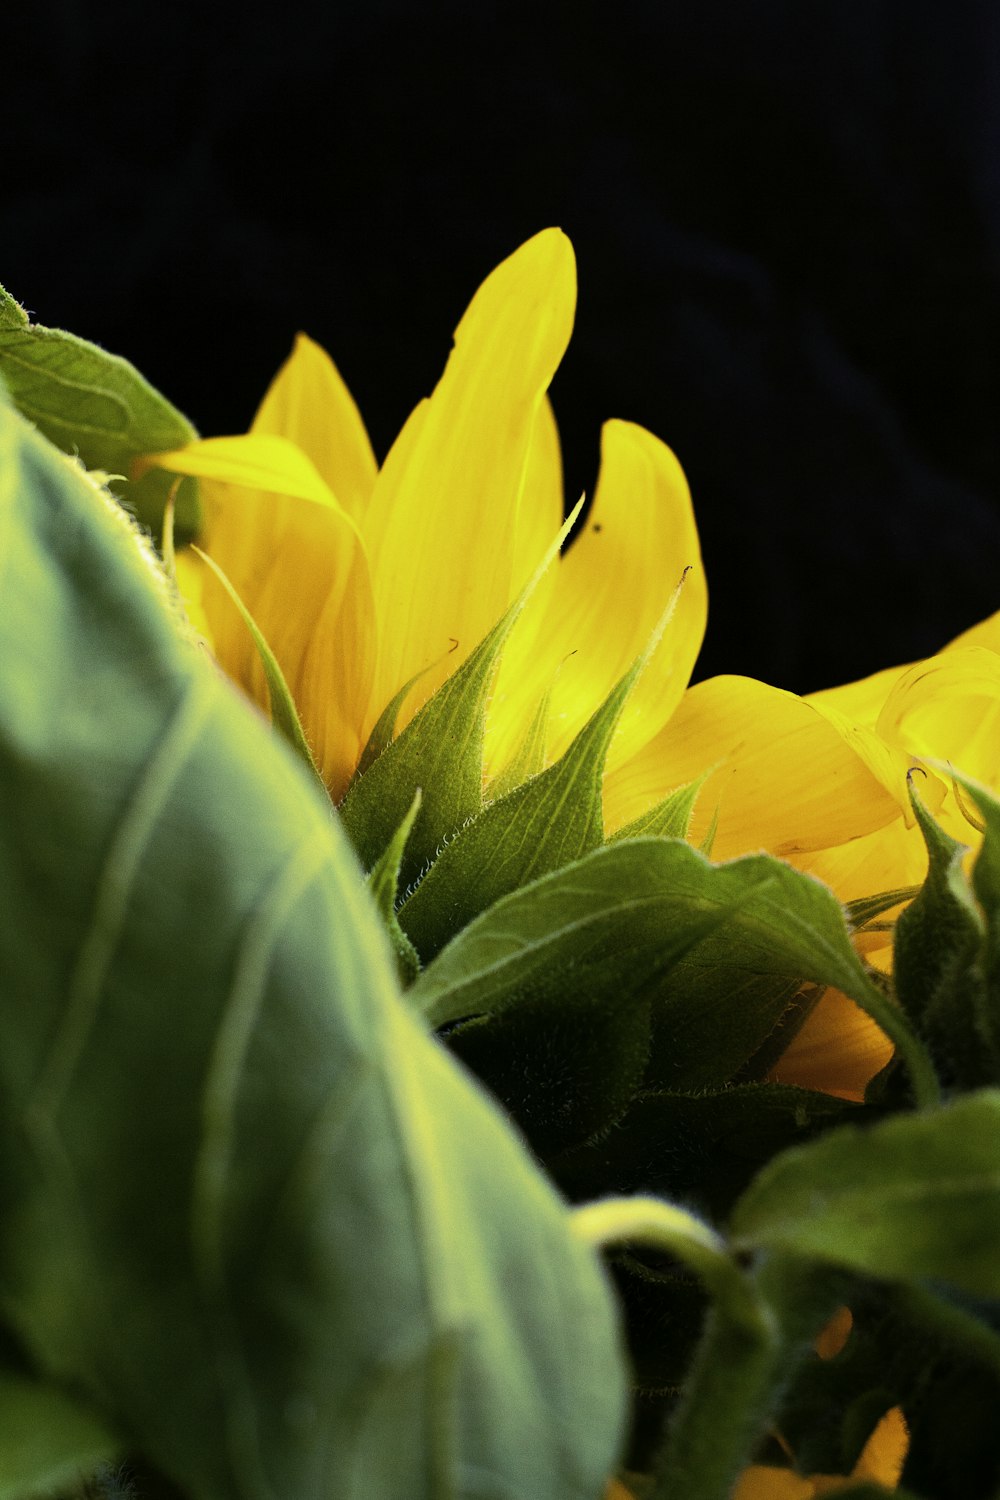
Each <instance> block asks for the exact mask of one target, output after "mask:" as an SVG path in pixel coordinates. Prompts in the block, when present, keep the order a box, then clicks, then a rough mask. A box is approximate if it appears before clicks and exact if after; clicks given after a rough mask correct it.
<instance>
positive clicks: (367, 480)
mask: <svg viewBox="0 0 1000 1500" xmlns="http://www.w3.org/2000/svg"><path fill="white" fill-rule="evenodd" d="M250 430H251V432H253V433H258V434H273V435H277V436H280V437H283V438H286V439H290V440H291V441H292V442H293V443H295V444H296V445H297V446H298V447H299V448H301V450H302V452H303V453H304V454H305V455H306V457H307V458H309V459H310V460H311V461H312V463H313V464H314V465H315V467H316V470H317V472H318V473H319V474H320V475H321V477H322V478H323V480H324V481H325V483H326V484H327V485H328V486H329V488H330V489H331V490H332V492H333V493H334V494H335V495H336V497H337V499H338V500H339V501H340V504H341V505H342V506H343V507H344V509H345V510H346V511H347V513H348V514H349V515H350V516H351V517H352V518H353V520H354V521H355V522H358V523H360V522H361V519H362V517H363V516H364V514H365V511H366V510H367V508H368V502H369V500H370V499H371V493H372V490H373V489H374V487H375V477H376V475H377V473H378V465H377V464H376V462H375V455H374V453H373V452H372V445H371V442H370V440H369V437H368V432H367V430H366V428H365V424H364V422H363V421H362V419H361V413H360V412H359V411H358V408H357V405H356V403H355V401H354V398H353V396H352V395H351V393H350V391H349V390H348V389H347V386H346V385H345V384H344V381H343V379H342V377H341V374H340V371H339V370H338V369H337V367H336V365H335V364H334V362H333V360H332V359H331V358H330V356H329V355H328V354H327V352H326V350H325V349H321V348H320V346H319V344H316V343H314V342H313V340H312V339H310V338H307V337H306V335H305V334H304V333H300V334H299V335H298V337H297V338H296V340H295V346H294V348H293V349H292V352H291V354H290V355H289V356H288V358H287V359H286V361H285V363H284V364H283V365H282V366H281V369H280V370H279V371H278V373H277V375H276V376H275V377H274V379H273V380H272V382H271V384H270V386H269V387H268V390H267V392H266V394H265V396H264V399H263V401H262V402H261V404H260V406H259V407H258V408H257V415H256V416H255V417H254V419H253V423H252V425H251V428H250Z"/></svg>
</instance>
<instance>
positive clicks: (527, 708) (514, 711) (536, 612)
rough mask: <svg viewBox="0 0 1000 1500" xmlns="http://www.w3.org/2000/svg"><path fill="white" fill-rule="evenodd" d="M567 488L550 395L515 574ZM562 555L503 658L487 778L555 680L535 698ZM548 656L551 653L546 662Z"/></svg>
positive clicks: (532, 559)
mask: <svg viewBox="0 0 1000 1500" xmlns="http://www.w3.org/2000/svg"><path fill="white" fill-rule="evenodd" d="M563 507H564V492H563V472H562V453H561V450H560V446H559V430H558V428H557V426H556V419H555V414H554V412H553V410H552V404H551V402H550V401H549V399H548V397H547V396H546V397H545V398H544V400H543V401H542V403H541V405H540V407H539V408H538V415H537V417H536V418H535V425H534V428H533V429H532V434H531V445H530V447H529V449H528V462H527V468H526V470H525V477H524V491H523V494H522V497H521V504H520V506H519V508H518V515H517V525H516V527H515V532H514V546H515V557H514V576H515V578H530V576H531V573H532V571H533V570H534V568H536V567H537V565H538V560H539V558H540V557H544V556H545V553H546V551H547V549H548V547H549V544H550V543H551V541H552V538H553V537H554V536H555V535H556V533H557V532H558V531H559V529H560V527H561V526H562V523H563V514H564V508H563ZM560 567H561V559H560V558H557V559H556V561H555V563H554V564H553V565H552V566H551V567H550V568H548V569H547V570H546V572H545V573H544V575H543V576H542V577H541V578H540V579H539V580H538V583H537V584H536V586H535V588H534V591H533V592H532V595H531V598H530V599H529V600H528V602H527V604H526V605H525V607H524V609H523V610H522V612H521V615H520V617H519V618H518V621H517V623H516V625H515V626H514V629H513V631H512V633H511V637H510V640H509V641H508V642H507V645H506V646H505V647H504V653H503V656H502V657H501V659H500V670H499V672H498V673H497V680H496V684H495V687H494V690H493V695H492V698H491V700H490V706H489V714H488V717H487V721H486V738H485V744H484V748H483V762H484V766H485V771H486V779H487V780H490V779H491V778H492V777H493V776H494V775H495V774H496V773H497V772H499V771H500V770H501V769H503V768H505V767H506V766H507V764H508V763H509V761H511V760H512V759H513V757H514V756H515V755H516V754H517V751H518V749H519V747H520V745H521V743H522V741H523V739H524V734H525V730H526V728H527V725H528V723H529V721H530V720H531V718H532V717H533V715H534V713H535V711H536V710H537V707H538V703H539V702H541V701H542V699H543V698H545V697H546V695H547V693H548V688H549V686H550V684H547V685H546V687H545V688H544V689H543V690H542V692H541V693H539V695H538V698H537V699H536V700H535V701H534V702H533V701H532V698H531V692H532V686H533V684H534V683H535V682H536V681H537V680H538V676H537V675H536V674H535V673H534V672H532V670H531V668H532V665H533V664H534V662H535V660H536V658H537V656H538V655H539V653H544V650H545V645H544V637H543V634H542V633H543V631H544V630H545V629H546V625H547V622H548V620H549V618H550V613H551V604H552V595H553V592H554V590H555V588H556V584H557V579H558V575H559V569H560ZM547 659H548V658H547V657H546V660H547Z"/></svg>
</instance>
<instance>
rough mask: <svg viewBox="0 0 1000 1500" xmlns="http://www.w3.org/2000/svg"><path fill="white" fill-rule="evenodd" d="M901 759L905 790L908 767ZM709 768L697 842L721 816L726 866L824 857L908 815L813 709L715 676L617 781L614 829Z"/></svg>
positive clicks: (742, 680) (612, 782)
mask: <svg viewBox="0 0 1000 1500" xmlns="http://www.w3.org/2000/svg"><path fill="white" fill-rule="evenodd" d="M868 733H869V735H870V737H871V738H872V739H874V735H873V734H871V732H868ZM899 760H900V776H901V779H902V780H903V785H904V788H905V773H906V765H907V764H908V762H907V759H906V757H905V756H902V755H900V757H899ZM710 767H714V768H715V769H714V770H713V771H712V774H711V775H710V776H709V777H708V779H707V781H706V783H705V786H704V788H703V790H702V793H701V795H700V797H699V806H698V808H697V810H696V813H695V820H694V823H693V827H692V837H693V838H694V839H695V840H697V839H699V838H701V837H702V836H703V835H704V833H705V832H706V831H707V828H708V826H709V824H710V822H711V821H712V818H713V817H714V815H715V812H716V810H717V811H718V814H719V822H718V832H717V835H716V842H715V846H714V854H715V856H716V857H717V858H720V859H728V858H731V857H732V856H734V855H737V854H746V853H748V852H752V851H755V850H766V851H768V852H770V853H772V854H779V855H786V856H787V855H794V854H796V853H798V852H800V851H805V850H815V849H824V848H827V847H829V846H830V845H832V844H838V843H842V842H844V841H846V840H848V839H852V838H856V837H858V836H859V835H860V834H861V833H863V832H868V831H871V830H873V829H877V828H882V827H884V826H885V825H887V824H888V823H890V822H892V821H893V820H894V819H895V818H896V817H898V816H899V811H900V809H899V802H898V800H897V798H896V797H895V796H893V795H892V794H891V793H890V792H889V791H888V790H887V788H886V786H885V785H884V783H883V781H882V779H880V778H879V777H877V776H876V775H874V774H873V773H872V771H871V769H870V767H869V765H868V764H867V763H866V761H865V759H864V758H863V757H862V756H860V755H859V754H858V752H857V748H856V744H852V743H851V742H850V740H849V739H848V738H847V737H845V735H844V734H843V733H842V732H841V730H840V729H839V728H838V726H837V725H835V724H833V723H831V722H830V719H829V718H828V717H827V716H826V715H825V714H823V713H821V712H819V711H818V710H817V709H816V708H815V707H814V706H813V705H811V704H810V703H807V702H806V701H805V700H804V699H802V698H798V697H796V695H795V694H794V693H788V692H784V691H783V690H781V689H779V688H772V687H768V686H767V685H766V684H764V683H761V682H757V681H755V680H754V679H753V678H749V677H712V678H709V679H708V680H707V681H705V682H700V683H698V684H696V686H694V687H693V688H690V689H689V690H688V691H687V693H685V695H684V697H683V698H682V699H681V702H680V704H679V705H678V707H677V710H676V712H675V713H674V714H673V716H672V717H671V719H670V720H669V722H668V723H667V724H666V725H665V726H664V728H663V729H662V730H661V731H660V733H659V734H658V735H656V737H655V738H654V739H652V740H651V741H649V743H648V744H646V745H645V746H644V747H643V748H642V749H641V750H640V751H639V752H638V753H637V754H636V755H634V756H632V758H631V759H630V760H629V761H628V762H627V763H626V764H624V765H623V766H620V767H619V768H618V769H617V770H616V771H614V772H612V773H611V774H610V775H609V776H608V778H607V780H606V782H605V819H606V822H607V825H608V828H609V830H613V829H615V828H619V827H622V826H623V825H624V824H626V823H628V822H630V821H631V820H632V819H633V818H635V817H637V816H638V815H639V814H640V813H641V812H643V811H644V810H645V809H646V808H648V807H650V806H652V805H653V804H654V803H655V802H657V801H659V800H660V799H661V798H662V797H664V796H666V794H667V793H668V792H669V791H671V790H672V789H673V788H674V787H678V786H682V785H684V784H685V783H686V782H689V781H693V780H694V779H695V778H696V777H698V776H700V775H703V774H704V772H705V771H706V770H708V769H709V768H710Z"/></svg>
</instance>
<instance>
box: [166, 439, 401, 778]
mask: <svg viewBox="0 0 1000 1500" xmlns="http://www.w3.org/2000/svg"><path fill="white" fill-rule="evenodd" d="M212 441H215V443H216V444H217V445H219V446H217V447H216V448H214V449H212V448H210V447H209V443H211V442H212ZM223 443H224V444H225V449H224V450H223V449H222V448H221V445H222V444H223ZM261 445H263V447H262V446H261ZM274 445H277V446H274ZM191 446H192V448H194V449H195V450H196V451H195V452H194V453H193V454H191V453H189V450H187V449H184V450H181V452H180V453H179V454H178V455H176V456H175V455H160V458H161V459H162V460H164V467H170V468H171V469H173V470H174V471H175V472H183V473H196V474H199V475H201V476H204V475H205V473H206V471H207V472H208V473H212V472H215V473H220V472H222V473H225V474H226V475H227V476H228V475H253V476H254V477H255V478H257V479H260V478H261V477H264V478H265V480H266V487H255V488H245V487H243V486H242V485H240V484H236V483H222V482H220V481H219V480H218V479H217V478H215V479H213V478H205V477H202V487H201V488H202V502H203V509H204V513H205V526H204V531H203V535H202V539H201V540H202V546H203V548H204V550H205V551H206V552H207V553H208V554H209V555H210V556H211V557H212V558H213V559H214V561H215V562H216V563H217V564H218V565H219V567H220V568H221V569H222V570H223V572H224V573H225V574H226V576H227V578H228V579H229V581H230V583H231V584H232V585H233V587H234V588H235V589H236V592H237V593H238V594H239V596H240V598H241V599H242V600H243V603H244V604H245V605H246V607H247V609H248V610H249V611H250V613H251V614H252V615H253V617H254V620H255V621H256V623H257V625H258V626H259V627H260V629H261V631H262V632H263V635H264V638H265V640H266V641H267V643H268V645H269V646H270V647H271V650H272V651H273V652H274V654H275V656H276V657H277V659H278V664H279V665H280V667H281V670H282V672H283V674H284V676H285V680H286V681H287V683H288V686H289V689H290V691H291V694H292V697H293V699H294V700H295V705H296V708H297V709H298V712H299V717H300V718H301V720H302V724H303V728H304V730H305V733H306V738H307V739H308V740H309V743H310V746H311V748H312V751H313V754H314V756H315V758H316V761H317V764H318V765H319V767H320V769H321V771H322V773H323V777H324V780H325V781H326V782H327V785H328V786H329V787H330V790H331V792H332V794H333V795H334V797H339V796H340V795H341V794H342V793H343V791H344V788H345V787H346V784H347V779H348V778H349V776H350V774H351V772H352V771H353V769H354V766H355V765H356V764H357V760H358V756H359V754H360V750H361V746H362V744H363V741H362V738H361V736H362V726H363V721H364V713H365V709H366V707H367V702H368V696H369V689H370V684H371V674H372V668H373V659H374V654H375V645H376V638H375V616H374V608H373V604H372V597H371V583H370V579H369V574H368V561H367V558H366V556H365V552H364V547H363V545H362V543H361V539H360V537H359V535H358V532H357V528H356V527H355V525H354V523H353V522H352V521H351V519H350V517H349V516H347V514H346V513H345V512H344V511H343V510H342V509H341V507H340V506H339V505H338V504H337V502H336V500H335V499H334V497H333V496H332V494H331V493H330V491H329V490H328V489H327V487H326V485H325V484H323V481H322V480H321V479H320V478H319V476H318V474H316V472H315V470H314V469H313V466H312V465H311V464H310V463H309V460H308V459H306V458H305V456H304V455H301V463H299V462H298V460H296V459H294V458H291V459H290V458H289V450H291V452H292V453H294V452H295V451H297V450H295V449H294V446H293V445H292V444H291V443H288V442H285V441H284V440H282V439H278V438H273V437H266V438H265V437H260V436H254V437H248V438H232V439H218V440H208V441H207V442H206V443H204V444H192V445H191ZM220 452H221V453H223V455H224V461H223V458H222V457H220ZM271 459H278V460H280V464H281V466H282V467H281V470H280V472H278V471H277V468H276V464H275V463H274V462H270V463H269V460H271ZM182 465H186V467H182ZM283 474H284V475H287V478H288V483H289V486H290V487H291V486H296V488H290V490H288V491H281V490H280V489H279V488H278V485H279V484H280V482H281V478H282V475H283ZM200 604H201V608H202V609H203V611H204V617H205V619H206V621H207V625H208V630H209V632H210V635H211V638H212V641H213V649H214V652H215V655H216V658H217V659H218V661H219V662H220V663H221V665H222V666H223V667H224V669H225V670H226V672H228V673H229V675H230V676H231V677H233V678H234V679H235V680H236V681H237V682H239V683H240V684H241V685H242V686H243V687H244V689H245V690H246V691H247V692H248V693H250V694H251V696H253V697H254V698H255V699H256V701H257V702H259V703H260V704H261V705H262V706H264V705H266V703H267V688H266V683H265V681H264V676H263V671H262V668H261V665H260V662H259V660H258V658H257V653H256V650H255V648H254V646H253V642H252V640H251V638H250V635H249V632H248V631H247V630H246V628H245V626H244V624H243V622H242V620H241V619H240V617H239V614H238V612H237V611H236V609H235V608H234V606H233V604H232V601H231V600H230V599H229V598H228V596H227V594H226V592H225V590H224V589H223V587H222V585H221V584H219V582H218V581H217V580H216V579H215V578H213V577H212V576H211V575H208V576H207V577H205V578H204V581H203V583H202V590H201V600H200Z"/></svg>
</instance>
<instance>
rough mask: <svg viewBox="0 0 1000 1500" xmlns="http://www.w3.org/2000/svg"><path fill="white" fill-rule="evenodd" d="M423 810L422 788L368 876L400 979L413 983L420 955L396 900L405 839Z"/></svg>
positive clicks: (368, 883) (406, 983)
mask: <svg viewBox="0 0 1000 1500" xmlns="http://www.w3.org/2000/svg"><path fill="white" fill-rule="evenodd" d="M419 811H420V790H419V788H418V789H417V791H416V792H414V794H413V801H412V802H411V803H410V808H409V811H408V812H407V814H406V817H405V818H404V819H403V821H402V823H400V825H399V827H398V828H397V829H396V832H395V833H394V834H393V836H392V838H391V839H390V840H389V844H388V846H387V848H386V850H385V853H384V854H383V855H382V857H381V859H379V860H377V861H376V863H375V866H374V868H373V869H372V870H371V871H370V873H369V875H368V878H367V885H368V889H369V891H370V892H371V896H372V900H373V901H374V902H375V906H376V908H377V909H378V912H379V915H380V916H381V918H382V921H383V922H384V923H385V930H386V932H387V933H388V934H389V942H390V944H391V946H392V951H393V953H394V954H395V956H396V969H397V971H398V973H399V979H400V983H401V984H403V985H409V984H412V983H413V981H414V979H416V977H417V975H418V974H419V972H420V959H419V958H418V956H417V950H416V949H415V948H414V946H413V944H412V943H411V942H410V940H409V938H408V937H407V936H406V933H405V932H404V931H403V929H402V928H401V927H400V925H399V922H398V920H397V918H396V900H397V896H398V892H399V871H400V867H401V865H402V863H403V852H404V850H405V849H406V841H407V839H408V838H409V836H410V833H411V831H412V829H413V824H414V822H415V821H416V817H417V813H418V812H419Z"/></svg>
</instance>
